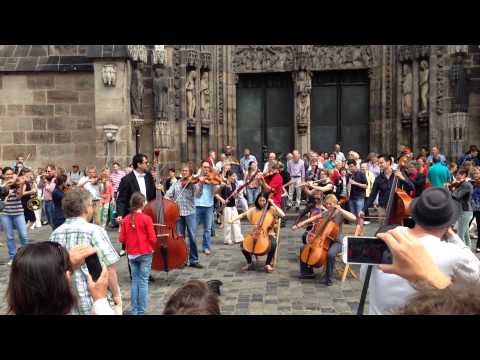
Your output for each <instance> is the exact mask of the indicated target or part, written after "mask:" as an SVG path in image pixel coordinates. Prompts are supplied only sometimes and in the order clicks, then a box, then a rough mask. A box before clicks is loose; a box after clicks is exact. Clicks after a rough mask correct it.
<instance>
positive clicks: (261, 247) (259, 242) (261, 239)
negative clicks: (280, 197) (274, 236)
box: [242, 198, 276, 256]
mask: <svg viewBox="0 0 480 360" xmlns="http://www.w3.org/2000/svg"><path fill="white" fill-rule="evenodd" d="M269 201H270V198H269V199H268V200H267V204H265V207H264V208H263V209H262V211H261V212H258V211H257V212H255V213H253V215H252V222H253V223H255V224H257V225H256V226H255V227H254V228H253V229H252V231H250V233H248V234H247V235H245V237H244V238H243V245H242V246H243V249H244V250H245V251H247V252H249V253H250V254H252V255H257V256H262V255H265V254H266V253H268V252H269V251H270V248H271V246H272V244H271V242H270V238H269V236H268V234H269V232H270V229H271V228H272V227H273V226H274V225H275V222H276V219H275V216H274V215H273V213H272V212H271V211H269V209H270V206H269Z"/></svg>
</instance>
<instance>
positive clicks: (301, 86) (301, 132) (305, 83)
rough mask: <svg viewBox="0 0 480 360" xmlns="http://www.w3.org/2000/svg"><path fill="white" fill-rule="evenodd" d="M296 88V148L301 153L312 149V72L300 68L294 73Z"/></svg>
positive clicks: (294, 85) (294, 86)
mask: <svg viewBox="0 0 480 360" xmlns="http://www.w3.org/2000/svg"><path fill="white" fill-rule="evenodd" d="M292 76H293V82H294V84H293V88H294V94H293V95H294V132H295V148H296V149H297V150H298V151H299V152H300V154H305V153H307V152H308V151H310V96H311V92H312V77H311V73H310V72H309V71H306V70H300V71H297V72H294V73H292Z"/></svg>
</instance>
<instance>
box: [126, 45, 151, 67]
mask: <svg viewBox="0 0 480 360" xmlns="http://www.w3.org/2000/svg"><path fill="white" fill-rule="evenodd" d="M127 51H128V56H129V57H130V59H132V60H133V61H141V62H143V63H144V64H146V63H147V62H148V51H147V47H146V46H145V45H127Z"/></svg>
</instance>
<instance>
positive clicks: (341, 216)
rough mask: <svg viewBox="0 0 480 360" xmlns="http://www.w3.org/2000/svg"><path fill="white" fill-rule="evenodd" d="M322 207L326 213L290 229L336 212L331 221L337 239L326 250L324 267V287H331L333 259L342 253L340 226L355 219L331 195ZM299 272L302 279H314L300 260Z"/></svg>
mask: <svg viewBox="0 0 480 360" xmlns="http://www.w3.org/2000/svg"><path fill="white" fill-rule="evenodd" d="M324 205H325V207H326V208H327V210H326V211H323V212H322V213H320V214H318V215H315V216H312V217H310V218H309V219H307V220H305V221H302V222H300V223H298V224H296V225H294V226H293V227H292V229H293V230H296V229H299V228H301V227H303V226H305V225H308V224H310V223H314V222H315V221H317V220H319V219H321V218H323V219H326V218H328V217H330V216H332V215H333V214H334V213H335V212H336V213H335V215H334V216H333V219H332V221H333V222H335V223H336V224H337V225H338V226H339V228H340V231H339V232H338V236H337V238H336V239H335V240H334V241H332V242H331V243H330V247H329V248H328V259H327V266H326V272H325V285H327V286H330V285H332V273H333V268H334V265H335V258H336V256H337V254H338V253H339V252H341V251H342V238H343V235H342V224H343V222H344V221H345V220H348V221H355V220H356V217H355V215H353V214H352V213H351V212H349V211H347V210H344V209H342V207H341V206H340V205H339V204H338V200H337V197H336V196H335V195H333V194H329V195H327V196H326V197H325V203H324ZM315 230H316V228H315V226H314V228H313V229H312V230H311V231H315ZM307 242H308V243H310V239H309V237H308V236H307ZM300 272H301V277H302V278H306V279H312V278H314V277H315V275H314V274H313V268H312V267H310V266H308V265H307V264H304V263H303V262H302V261H301V260H300Z"/></svg>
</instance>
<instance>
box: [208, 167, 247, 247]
mask: <svg viewBox="0 0 480 360" xmlns="http://www.w3.org/2000/svg"><path fill="white" fill-rule="evenodd" d="M226 176H227V183H226V184H225V185H222V186H221V188H220V194H217V195H215V197H216V198H217V199H218V201H220V202H221V203H222V204H224V206H225V207H224V209H223V222H224V224H225V227H224V234H225V239H224V241H223V243H224V244H225V245H232V244H233V243H241V242H242V241H243V236H242V229H241V227H240V221H235V222H233V223H232V224H230V223H228V220H230V219H231V218H234V217H236V216H238V211H237V208H236V206H235V196H231V195H232V194H233V193H234V192H235V190H236V189H237V186H236V184H235V174H234V173H233V172H232V170H228V171H227V173H226Z"/></svg>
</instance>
